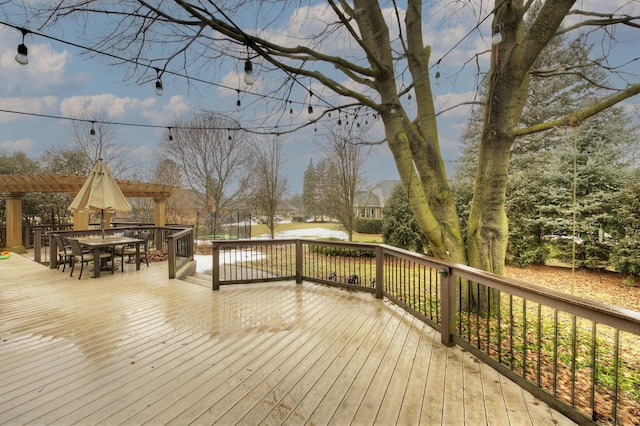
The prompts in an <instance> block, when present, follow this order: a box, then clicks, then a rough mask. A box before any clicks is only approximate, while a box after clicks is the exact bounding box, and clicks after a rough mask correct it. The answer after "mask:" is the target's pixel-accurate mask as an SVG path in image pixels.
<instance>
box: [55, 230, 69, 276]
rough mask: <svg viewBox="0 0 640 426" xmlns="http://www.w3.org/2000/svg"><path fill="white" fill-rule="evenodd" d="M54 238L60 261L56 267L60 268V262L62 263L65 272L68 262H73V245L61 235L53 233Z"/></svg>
mask: <svg viewBox="0 0 640 426" xmlns="http://www.w3.org/2000/svg"><path fill="white" fill-rule="evenodd" d="M53 239H54V240H55V242H56V246H57V251H58V262H57V264H56V269H60V264H62V272H64V270H65V268H66V267H67V263H68V264H71V259H72V257H73V253H71V246H70V245H69V243H68V242H67V241H66V240H65V239H64V238H62V237H61V236H60V235H53Z"/></svg>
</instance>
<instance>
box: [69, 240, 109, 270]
mask: <svg viewBox="0 0 640 426" xmlns="http://www.w3.org/2000/svg"><path fill="white" fill-rule="evenodd" d="M69 245H70V246H71V253H72V254H73V256H72V258H71V274H70V275H69V276H70V277H72V276H73V269H74V268H75V266H76V263H77V262H80V276H78V279H80V278H82V270H83V269H84V264H85V263H87V264H88V263H89V262H93V263H94V265H93V267H94V268H99V267H100V266H101V264H102V259H111V273H112V274H113V253H112V252H106V251H105V252H100V254H99V255H98V259H94V255H93V251H90V252H85V251H82V247H81V246H80V243H79V242H78V241H77V240H69Z"/></svg>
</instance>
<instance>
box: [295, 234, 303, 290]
mask: <svg viewBox="0 0 640 426" xmlns="http://www.w3.org/2000/svg"><path fill="white" fill-rule="evenodd" d="M296 284H302V241H300V240H296Z"/></svg>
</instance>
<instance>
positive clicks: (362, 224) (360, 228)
mask: <svg viewBox="0 0 640 426" xmlns="http://www.w3.org/2000/svg"><path fill="white" fill-rule="evenodd" d="M354 231H356V232H359V233H361V234H379V233H380V232H382V219H358V220H357V221H356V226H355V229H354Z"/></svg>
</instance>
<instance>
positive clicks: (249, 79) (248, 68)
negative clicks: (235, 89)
mask: <svg viewBox="0 0 640 426" xmlns="http://www.w3.org/2000/svg"><path fill="white" fill-rule="evenodd" d="M244 82H245V84H247V85H249V86H251V85H252V84H253V83H255V82H256V77H255V76H254V75H253V64H252V63H251V61H250V60H249V59H247V60H246V61H244Z"/></svg>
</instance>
